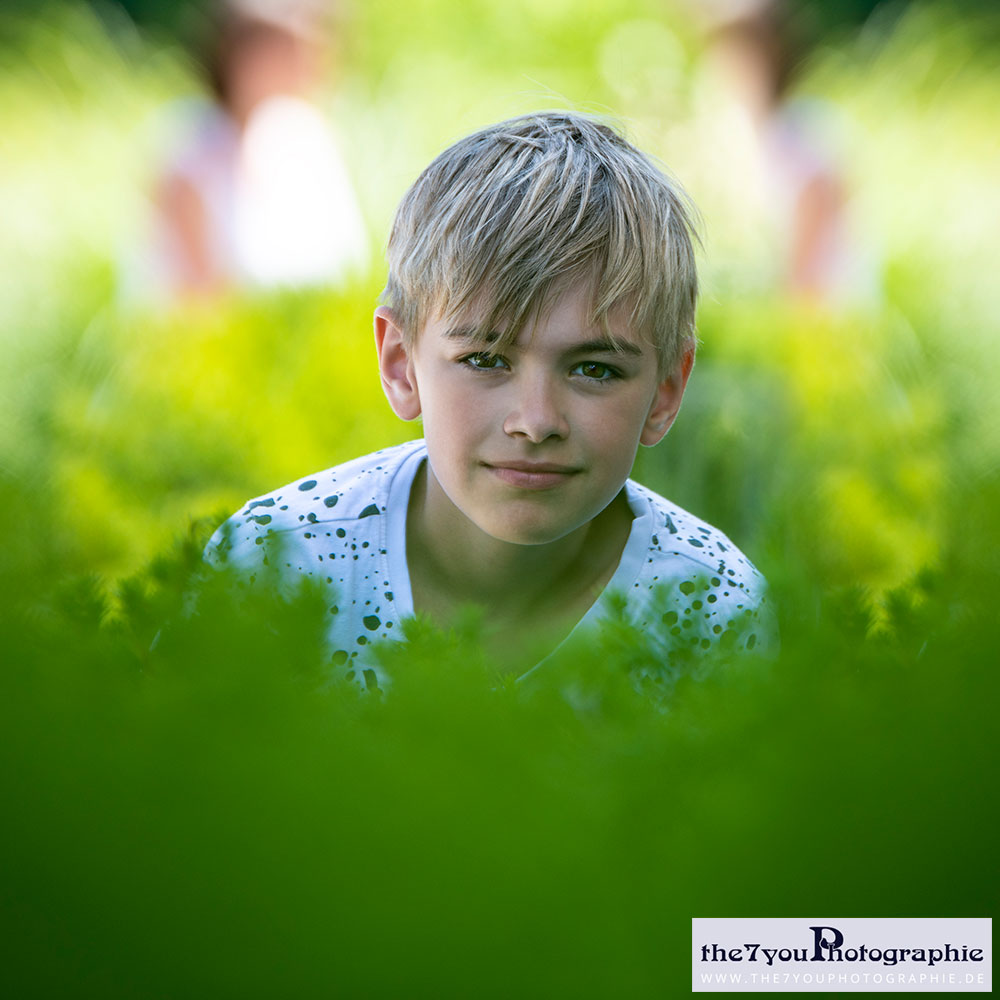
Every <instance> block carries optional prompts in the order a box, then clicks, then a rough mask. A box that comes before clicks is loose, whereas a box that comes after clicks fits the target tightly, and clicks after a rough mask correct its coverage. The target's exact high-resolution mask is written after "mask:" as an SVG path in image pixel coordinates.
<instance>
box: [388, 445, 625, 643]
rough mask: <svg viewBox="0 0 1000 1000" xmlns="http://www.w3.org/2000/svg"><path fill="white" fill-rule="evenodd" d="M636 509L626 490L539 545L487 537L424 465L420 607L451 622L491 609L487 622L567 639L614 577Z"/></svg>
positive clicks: (418, 538)
mask: <svg viewBox="0 0 1000 1000" xmlns="http://www.w3.org/2000/svg"><path fill="white" fill-rule="evenodd" d="M632 518H633V515H632V512H631V510H630V509H629V506H628V501H627V500H626V498H625V494H624V491H623V492H622V493H621V494H619V495H618V497H616V498H615V500H613V501H612V502H611V503H610V504H609V505H608V507H607V508H605V510H604V511H602V512H601V513H600V514H599V515H598V516H597V517H596V518H594V519H593V520H592V521H589V522H588V523H587V524H584V525H582V526H581V527H579V528H577V529H576V530H575V531H572V532H570V534H568V535H566V536H564V537H562V538H559V539H557V540H556V541H553V542H548V543H544V544H540V545H520V544H516V543H513V542H505V541H501V540H499V539H497V538H494V537H492V536H491V535H488V534H486V533H485V532H484V531H482V530H481V529H480V528H478V527H477V526H476V525H475V524H474V523H473V522H472V521H470V520H469V519H468V518H467V517H466V516H465V515H464V514H463V513H462V512H461V511H460V510H458V509H457V508H456V507H455V506H454V505H453V504H452V503H451V501H450V500H449V499H448V497H447V496H446V494H445V493H444V491H443V490H442V488H441V486H440V484H439V483H438V482H437V481H436V479H435V478H434V474H433V472H432V471H431V469H430V467H429V464H428V463H427V462H424V464H423V465H422V467H421V469H420V471H419V472H418V473H417V477H416V479H415V480H414V484H413V489H412V492H411V495H410V505H409V512H408V516H407V546H406V547H407V559H408V562H409V568H410V583H411V588H412V591H413V604H414V609H415V610H416V611H418V612H421V613H424V614H427V615H428V616H429V617H430V618H431V619H432V620H433V621H435V622H436V623H437V624H439V625H447V624H448V623H449V622H450V621H451V620H452V619H453V617H454V615H455V613H456V612H457V611H458V610H459V609H460V608H463V607H468V606H469V605H478V606H479V607H481V608H483V609H484V610H486V612H487V617H486V627H487V630H489V629H490V628H491V626H494V625H495V626H496V627H497V628H499V629H502V630H503V631H504V633H505V634H507V635H510V633H511V626H513V627H514V629H516V630H517V631H518V632H523V633H531V632H538V631H540V630H543V629H546V630H548V631H555V632H556V633H558V636H559V638H560V639H561V638H562V637H564V636H565V635H566V634H567V633H568V631H569V630H570V629H571V628H572V627H573V625H575V624H576V622H577V621H579V619H580V618H581V617H582V616H583V615H584V614H585V613H586V611H587V610H588V609H589V608H590V606H591V605H592V604H593V603H594V601H595V600H596V598H597V596H598V595H599V594H600V592H601V590H603V588H604V587H605V586H606V584H607V582H608V581H609V580H610V579H611V577H612V576H613V575H614V571H615V569H616V568H617V566H618V563H619V560H620V559H621V554H622V551H623V550H624V548H625V543H626V541H627V540H628V535H629V531H630V528H631V523H632Z"/></svg>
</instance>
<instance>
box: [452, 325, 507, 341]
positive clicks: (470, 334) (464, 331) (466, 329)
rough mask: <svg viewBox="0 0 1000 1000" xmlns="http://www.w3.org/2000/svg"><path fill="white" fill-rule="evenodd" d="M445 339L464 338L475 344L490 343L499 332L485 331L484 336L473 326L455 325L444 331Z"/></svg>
mask: <svg viewBox="0 0 1000 1000" xmlns="http://www.w3.org/2000/svg"><path fill="white" fill-rule="evenodd" d="M444 337H445V339H446V340H465V341H468V342H470V343H476V344H483V343H485V344H492V343H493V341H495V340H497V339H498V338H499V337H500V334H499V333H487V334H486V335H485V336H484V335H483V333H482V332H481V331H479V330H477V329H476V328H475V327H474V326H456V327H453V328H452V329H450V330H445V331H444Z"/></svg>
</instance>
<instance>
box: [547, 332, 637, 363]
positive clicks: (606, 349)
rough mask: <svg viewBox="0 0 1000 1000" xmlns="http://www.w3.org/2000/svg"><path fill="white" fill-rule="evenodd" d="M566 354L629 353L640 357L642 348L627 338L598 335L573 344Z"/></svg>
mask: <svg viewBox="0 0 1000 1000" xmlns="http://www.w3.org/2000/svg"><path fill="white" fill-rule="evenodd" d="M566 353H567V354H631V355H632V356H633V357H637V358H641V357H642V348H641V347H639V346H638V345H637V344H633V343H632V342H631V341H628V340H621V341H617V342H616V341H614V340H609V339H608V338H607V337H600V338H598V339H597V340H585V341H584V342H583V343H582V344H574V345H573V346H572V347H570V348H569V349H568V350H567V352H566Z"/></svg>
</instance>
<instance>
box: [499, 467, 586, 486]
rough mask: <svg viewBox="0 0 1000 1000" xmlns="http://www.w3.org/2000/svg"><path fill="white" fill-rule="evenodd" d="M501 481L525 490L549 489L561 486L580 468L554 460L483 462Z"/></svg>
mask: <svg viewBox="0 0 1000 1000" xmlns="http://www.w3.org/2000/svg"><path fill="white" fill-rule="evenodd" d="M483 465H484V466H485V467H486V468H487V469H489V470H490V472H492V473H493V475H495V476H496V477H497V478H498V479H499V480H500V481H501V482H504V483H506V484H507V485H508V486H516V487H519V488H520V489H527V490H550V489H553V488H554V487H556V486H562V485H563V483H565V482H566V481H567V480H569V479H570V478H571V477H572V476H574V475H576V474H577V473H578V472H579V471H580V469H579V468H578V467H577V466H573V465H560V464H558V463H555V462H521V461H510V462H484V463H483Z"/></svg>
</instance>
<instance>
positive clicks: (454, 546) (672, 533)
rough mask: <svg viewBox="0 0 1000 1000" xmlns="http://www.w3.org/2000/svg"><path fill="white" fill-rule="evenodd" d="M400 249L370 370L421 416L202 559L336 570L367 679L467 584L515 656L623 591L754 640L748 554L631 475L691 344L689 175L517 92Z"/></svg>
mask: <svg viewBox="0 0 1000 1000" xmlns="http://www.w3.org/2000/svg"><path fill="white" fill-rule="evenodd" d="M388 257H389V279H388V284H387V286H386V289H385V292H384V295H383V301H384V304H383V305H380V306H379V307H378V308H377V309H376V310H375V345H376V348H377V352H378V363H379V371H380V373H381V378H382V386H383V388H384V390H385V394H386V396H387V398H388V400H389V404H390V406H391V407H392V409H393V410H394V412H395V413H396V414H397V415H398V416H399V417H401V418H402V419H404V420H413V419H416V418H417V417H422V418H423V430H424V440H422V441H413V442H411V443H409V444H405V445H401V446H398V447H395V448H387V449H385V450H383V451H379V452H376V453H375V454H373V455H369V456H366V457H364V458H359V459H357V460H355V461H352V462H348V463H346V464H344V465H340V466H337V467H335V468H332V469H328V470H326V471H325V472H320V473H316V474H315V475H312V476H309V477H307V478H305V479H302V480H299V481H298V482H294V483H291V484H290V485H288V486H285V487H283V488H281V489H279V490H277V491H275V492H273V493H270V494H268V495H266V496H264V497H262V498H259V499H257V500H254V501H252V502H250V503H249V504H248V505H247V507H246V508H245V510H243V511H242V513H240V514H237V515H234V516H233V517H232V518H231V519H230V520H229V521H228V522H226V524H225V525H223V526H222V528H220V529H219V531H218V532H216V535H215V536H214V537H213V540H212V542H211V543H210V545H209V550H208V556H209V559H210V560H211V561H214V562H216V563H219V562H225V561H228V562H229V563H230V564H234V565H236V566H237V567H239V568H240V569H241V570H242V571H243V572H244V573H245V574H246V575H247V578H248V579H249V580H251V581H252V580H254V579H256V578H257V577H258V576H259V575H260V571H261V570H262V569H263V568H264V567H265V566H268V565H270V567H271V568H272V569H273V570H276V571H277V572H278V575H279V577H280V578H281V579H282V580H287V581H290V582H293V581H295V580H299V579H302V578H304V577H305V578H311V579H312V580H314V581H316V582H317V583H319V584H320V585H321V586H323V587H325V588H326V589H327V591H328V593H329V605H330V614H329V626H328V641H329V647H330V650H331V653H332V657H333V663H334V669H335V670H338V671H339V672H340V673H342V674H344V675H346V676H348V677H350V678H352V679H358V680H359V681H360V680H361V679H362V677H364V678H365V680H367V682H368V683H369V685H371V684H372V683H375V682H377V681H382V680H384V679H385V678H383V677H382V674H381V672H380V671H379V668H378V665H377V663H376V662H375V660H374V658H373V657H372V656H371V655H370V652H371V650H370V645H369V644H370V643H371V642H373V641H376V640H384V639H392V638H402V636H401V629H400V623H401V622H402V621H403V620H405V619H406V618H408V617H410V616H412V615H414V614H421V615H426V616H428V617H429V618H430V619H431V620H432V621H434V622H436V623H438V624H441V625H447V624H448V623H449V622H450V621H451V620H452V619H453V618H454V617H455V615H456V613H457V612H458V611H459V610H460V609H462V608H463V607H466V606H468V605H476V606H478V607H479V608H481V609H483V610H484V612H485V616H484V621H485V641H486V642H487V643H488V644H489V645H490V646H491V647H492V649H493V650H494V652H497V653H498V654H500V655H501V656H502V658H503V660H504V662H506V664H507V665H508V667H509V669H510V670H512V671H513V672H514V673H516V674H518V675H521V674H523V673H525V672H527V671H528V670H530V669H532V668H533V667H535V666H536V665H539V669H544V662H543V661H544V660H545V659H546V657H547V655H548V654H550V653H551V652H552V651H553V649H555V648H557V647H558V646H560V644H561V643H562V642H563V640H565V639H566V637H567V636H568V635H570V633H573V634H574V635H576V636H579V635H582V634H585V633H586V630H588V629H591V628H593V627H595V626H596V625H597V623H598V622H599V621H600V620H601V619H602V617H604V616H605V615H606V614H608V612H609V609H610V607H611V605H612V603H613V600H614V598H613V595H619V606H620V600H621V598H624V602H625V616H626V618H627V620H628V621H630V622H632V623H634V625H635V626H636V627H637V628H639V629H642V630H644V631H646V632H647V634H648V635H649V640H650V642H659V643H661V647H660V648H661V651H662V655H663V657H664V659H665V660H667V661H669V660H670V659H671V658H672V657H674V656H675V655H677V656H689V655H690V653H691V651H703V650H707V649H711V648H712V647H713V646H715V645H716V644H718V643H722V644H723V645H727V646H731V647H737V648H747V649H750V648H754V647H755V646H759V645H765V644H766V643H767V642H768V640H769V635H768V633H769V626H768V624H767V620H768V616H767V614H765V613H764V612H763V607H762V606H763V601H764V581H763V579H762V578H761V576H760V575H759V573H758V572H757V571H756V570H755V569H754V567H753V566H752V565H751V564H750V562H749V561H748V560H747V559H746V558H745V557H744V556H743V555H742V554H741V553H740V552H739V550H738V549H737V548H736V547H735V546H734V545H733V544H732V542H730V541H729V540H728V539H727V538H726V537H725V536H724V535H722V534H720V533H719V532H718V531H716V530H715V529H714V528H711V527H710V526H708V525H706V524H704V523H703V522H701V521H699V520H697V519H696V518H694V517H692V516H691V515H690V514H688V513H686V512H685V511H683V510H681V509H680V508H679V507H677V506H675V505H674V504H672V503H670V502H669V501H667V500H664V499H663V498H662V497H660V496H657V495H656V494H655V493H652V492H651V491H649V490H646V489H644V488H643V487H642V486H639V485H638V484H636V483H634V482H632V481H631V480H629V479H628V475H629V472H630V470H631V467H632V463H633V460H634V459H635V455H636V451H637V450H638V446H639V445H640V444H644V445H654V444H656V443H657V442H658V441H659V440H660V439H661V438H662V437H663V436H664V434H666V432H667V430H668V429H669V427H670V425H671V424H672V423H673V421H674V418H675V417H676V415H677V411H678V409H679V407H680V405H681V398H682V396H683V394H684V388H685V385H686V384H687V380H688V376H689V375H690V373H691V366H692V363H693V361H694V351H695V334H694V309H695V298H696V293H697V279H696V273H695V262H694V251H693V246H692V235H691V222H690V218H689V212H688V209H687V207H686V199H685V196H684V195H683V192H681V191H680V190H679V189H678V188H677V187H676V186H675V185H674V183H673V182H672V181H670V180H669V179H668V178H666V177H665V176H664V175H663V174H662V173H661V172H660V171H659V170H658V169H657V168H656V167H655V166H654V165H653V164H652V162H651V161H650V160H648V159H647V158H646V157H645V156H644V155H643V154H642V153H640V152H639V151H638V150H637V149H635V148H634V147H632V146H631V145H630V144H629V143H628V142H626V141H625V140H624V139H623V138H621V137H620V136H619V135H618V134H617V133H616V132H615V131H613V130H612V129H611V128H609V127H607V126H606V125H603V124H599V123H598V122H596V121H594V120H592V119H590V118H588V117H585V116H582V115H579V114H574V113H570V112H565V111H557V112H549V113H541V114H533V115H526V116H524V117H522V118H516V119H513V120H511V121H507V122H502V123H501V124H499V125H495V126H493V127H491V128H487V129H484V130H482V131H481V132H478V133H476V134H474V135H472V136H469V137H468V138H466V139H463V140H461V141H460V142H458V143H456V144H455V145H454V146H452V147H451V148H450V149H447V150H446V151H445V152H444V153H442V154H441V155H440V156H439V157H438V158H437V159H436V160H435V161H434V162H433V163H432V164H431V165H430V166H429V167H428V168H427V169H426V170H425V171H424V173H423V174H422V175H421V176H420V177H419V178H418V179H417V181H416V183H415V184H414V185H413V187H411V188H410V190H409V191H408V192H407V193H406V195H405V196H404V198H403V200H402V203H401V204H400V207H399V209H398V212H397V214H396V219H395V222H394V224H393V228H392V233H391V235H390V237H389V244H388ZM654 631H655V636H654ZM656 636H658V637H659V638H657V637H656Z"/></svg>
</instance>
